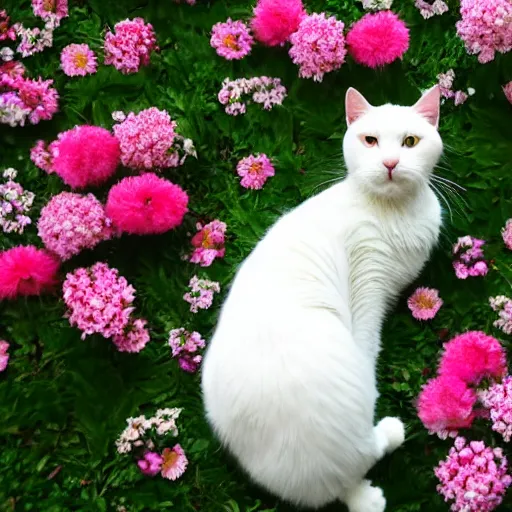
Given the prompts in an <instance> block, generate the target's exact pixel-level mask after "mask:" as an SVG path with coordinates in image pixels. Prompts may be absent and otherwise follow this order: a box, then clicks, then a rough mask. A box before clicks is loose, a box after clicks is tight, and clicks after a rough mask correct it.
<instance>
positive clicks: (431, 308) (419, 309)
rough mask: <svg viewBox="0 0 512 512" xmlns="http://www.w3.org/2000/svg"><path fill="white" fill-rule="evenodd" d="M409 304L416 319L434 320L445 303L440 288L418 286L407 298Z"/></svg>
mask: <svg viewBox="0 0 512 512" xmlns="http://www.w3.org/2000/svg"><path fill="white" fill-rule="evenodd" d="M407 305H408V306H409V309H410V310H411V313H412V316H413V317H414V318H416V320H432V318H434V317H435V316H436V315H437V312H438V311H439V309H440V308H441V306H442V305H443V301H442V299H441V298H440V297H439V290H435V289H433V288H418V289H417V290H416V291H415V292H414V293H413V294H412V295H411V296H410V297H409V299H408V300H407Z"/></svg>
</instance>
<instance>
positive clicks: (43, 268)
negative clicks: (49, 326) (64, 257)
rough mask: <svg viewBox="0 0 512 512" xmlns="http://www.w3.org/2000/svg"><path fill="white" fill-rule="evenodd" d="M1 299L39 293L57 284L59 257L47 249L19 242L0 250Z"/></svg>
mask: <svg viewBox="0 0 512 512" xmlns="http://www.w3.org/2000/svg"><path fill="white" fill-rule="evenodd" d="M0 269H2V271H1V272H0V300H1V299H14V298H15V297H17V296H20V295H39V294H41V293H42V292H45V291H49V290H51V289H52V288H53V287H54V286H55V285H56V284H57V271H58V270H59V262H58V260H57V259H56V258H55V257H54V256H53V255H52V254H50V253H49V252H48V251H46V250H44V249H37V248H36V247H34V246H33V245H26V246H24V245H19V246H17V247H13V248H12V249H9V250H7V251H2V252H0Z"/></svg>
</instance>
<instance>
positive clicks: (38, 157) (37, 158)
mask: <svg viewBox="0 0 512 512" xmlns="http://www.w3.org/2000/svg"><path fill="white" fill-rule="evenodd" d="M30 160H32V162H34V164H35V165H36V166H37V167H39V169H42V170H43V171H46V172H47V173H48V174H51V173H53V172H55V171H54V170H53V168H52V155H51V152H50V151H49V148H47V147H46V144H45V142H44V141H43V140H38V141H37V142H36V144H35V146H34V147H33V148H32V149H31V150H30Z"/></svg>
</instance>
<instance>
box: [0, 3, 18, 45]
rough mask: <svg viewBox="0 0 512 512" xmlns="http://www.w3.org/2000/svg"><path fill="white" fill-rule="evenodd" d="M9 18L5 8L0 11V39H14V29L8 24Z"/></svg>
mask: <svg viewBox="0 0 512 512" xmlns="http://www.w3.org/2000/svg"><path fill="white" fill-rule="evenodd" d="M9 21H10V18H9V16H7V11H6V10H1V11H0V41H5V40H6V39H10V40H11V41H15V40H16V31H15V30H14V27H13V26H9Z"/></svg>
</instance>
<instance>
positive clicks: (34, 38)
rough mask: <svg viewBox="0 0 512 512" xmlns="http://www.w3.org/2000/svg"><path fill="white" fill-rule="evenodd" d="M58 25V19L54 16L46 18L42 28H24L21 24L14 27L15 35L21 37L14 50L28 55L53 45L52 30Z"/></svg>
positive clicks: (22, 54) (25, 55) (23, 55)
mask: <svg viewBox="0 0 512 512" xmlns="http://www.w3.org/2000/svg"><path fill="white" fill-rule="evenodd" d="M58 26H59V20H58V19H57V18H56V17H55V16H51V17H49V18H47V20H46V23H45V25H44V28H43V29H40V28H38V27H36V28H25V27H24V26H23V25H22V24H19V25H18V26H17V27H16V35H17V37H19V38H20V39H21V42H20V44H19V45H18V48H17V49H16V51H17V52H18V53H20V54H21V56H22V57H24V58H25V57H30V56H31V55H34V54H35V53H40V52H42V51H44V49H45V48H51V47H52V46H53V32H54V30H55V28H57V27H58Z"/></svg>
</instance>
